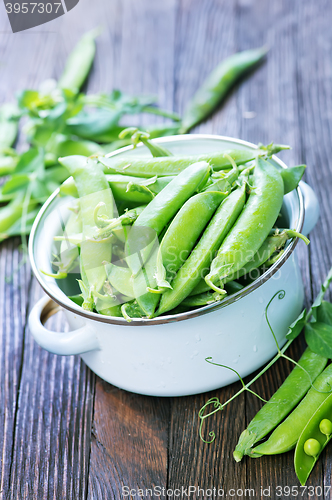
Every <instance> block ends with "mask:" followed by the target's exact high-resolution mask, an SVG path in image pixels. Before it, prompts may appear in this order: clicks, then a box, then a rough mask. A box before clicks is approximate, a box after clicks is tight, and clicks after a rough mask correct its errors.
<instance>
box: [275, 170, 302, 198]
mask: <svg viewBox="0 0 332 500" xmlns="http://www.w3.org/2000/svg"><path fill="white" fill-rule="evenodd" d="M305 169H306V165H298V166H296V167H291V168H285V169H283V170H281V172H280V173H281V177H282V180H283V181H284V194H287V193H290V192H291V191H293V189H295V188H297V186H298V184H299V182H300V180H301V179H302V176H303V174H304V171H305Z"/></svg>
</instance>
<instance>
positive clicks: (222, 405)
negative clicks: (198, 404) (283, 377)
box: [198, 276, 332, 444]
mask: <svg viewBox="0 0 332 500" xmlns="http://www.w3.org/2000/svg"><path fill="white" fill-rule="evenodd" d="M328 278H329V277H328ZM331 278H332V276H331V277H330V279H331ZM324 287H325V284H324V285H323V287H322V289H324ZM326 288H327V287H325V289H326ZM285 295H286V292H285V290H279V291H278V292H276V293H275V294H274V295H273V297H272V298H271V299H270V301H269V302H268V304H267V306H266V307H265V319H266V322H267V324H268V326H269V329H270V331H271V333H272V335H273V338H274V341H275V343H276V346H277V349H278V352H277V354H276V355H275V357H274V358H273V359H272V360H271V361H270V362H269V363H268V364H267V365H266V366H265V367H264V368H263V370H261V371H260V372H259V373H258V375H256V376H255V377H254V378H253V379H252V380H250V382H248V383H247V384H245V383H244V381H243V379H242V377H241V375H240V374H239V373H238V372H237V371H236V370H234V368H231V367H230V366H227V365H221V364H219V363H215V362H213V361H212V357H207V358H205V361H206V362H207V363H210V364H211V365H215V366H220V367H221V368H227V369H228V370H231V371H233V372H234V373H236V375H237V376H238V378H239V380H240V382H241V384H242V388H241V389H240V390H239V391H238V392H237V393H236V394H234V396H232V397H231V398H229V399H228V400H227V401H226V402H225V403H221V402H220V401H219V399H218V398H217V397H213V398H211V399H209V400H208V401H207V402H206V403H205V405H203V406H202V408H201V409H200V410H199V412H198V416H199V418H200V426H199V436H200V438H201V440H202V441H203V442H204V443H207V444H211V443H212V442H213V441H214V440H215V438H216V435H215V432H214V431H213V430H212V431H209V433H208V436H209V437H210V439H209V440H206V439H204V437H203V435H202V429H203V424H204V422H205V419H207V418H208V417H211V416H212V415H214V414H215V413H217V412H218V411H222V410H223V409H224V408H225V406H227V405H228V404H229V403H230V402H231V401H233V400H234V399H235V398H237V397H238V396H239V395H240V394H242V393H243V392H244V391H248V392H250V393H251V394H253V395H254V396H256V397H257V398H258V399H260V400H261V401H263V402H264V403H267V401H266V400H265V399H263V398H262V397H261V396H259V394H257V393H256V392H254V391H253V390H252V389H249V387H250V386H251V385H252V384H253V383H254V382H256V380H258V379H259V378H260V377H261V376H262V375H263V374H264V373H265V372H266V371H267V370H268V369H269V368H270V367H271V366H272V365H274V363H275V362H276V361H278V359H279V358H285V359H287V360H288V361H290V362H291V363H293V364H294V365H296V366H298V367H299V368H301V370H303V371H304V372H305V373H306V374H307V375H308V377H309V380H310V384H311V387H313V388H314V389H315V390H316V391H317V392H326V393H329V392H332V387H331V386H330V390H329V391H319V390H318V389H316V388H315V386H314V385H313V381H312V378H311V376H310V374H309V373H308V372H307V370H306V369H305V368H303V366H301V365H299V364H298V363H297V362H296V361H295V360H294V359H292V358H290V357H289V356H287V355H286V354H284V352H285V351H286V350H287V349H288V347H289V346H290V345H291V343H292V342H293V339H290V340H288V342H286V344H285V345H284V346H283V347H282V348H280V346H279V344H278V341H277V338H276V335H275V333H274V331H273V328H272V326H271V323H270V320H269V317H268V310H269V307H270V305H271V303H272V302H273V300H274V299H275V298H276V297H278V299H279V300H282V299H283V298H284V297H285ZM311 314H312V309H310V311H309V312H308V314H307V315H306V319H308V318H309V317H310V316H311ZM329 385H330V384H329ZM271 403H273V404H279V401H275V402H271ZM210 405H213V408H214V409H213V410H212V411H210V412H209V413H205V410H206V408H208V407H209V406H210Z"/></svg>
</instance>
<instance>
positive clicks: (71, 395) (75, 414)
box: [10, 280, 94, 500]
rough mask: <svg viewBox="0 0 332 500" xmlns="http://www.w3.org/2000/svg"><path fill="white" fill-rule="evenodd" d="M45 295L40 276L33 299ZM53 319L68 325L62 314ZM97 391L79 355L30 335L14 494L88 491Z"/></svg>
mask: <svg viewBox="0 0 332 500" xmlns="http://www.w3.org/2000/svg"><path fill="white" fill-rule="evenodd" d="M42 295H43V292H42V291H41V289H40V286H39V285H38V284H37V282H36V281H35V280H34V282H33V286H32V290H31V291H30V303H31V304H32V305H33V304H35V303H36V301H37V300H38V299H39V298H40V297H41V296H42ZM47 324H48V326H49V328H51V329H52V330H55V331H63V330H64V329H65V328H66V322H65V321H64V318H63V317H62V316H61V315H60V314H59V315H57V316H56V317H54V318H53V319H52V320H50V321H49V322H48V323H47ZM93 393H94V376H93V375H92V374H91V372H90V371H89V370H88V369H87V368H86V366H85V365H84V364H83V363H82V361H81V360H80V359H79V358H78V357H77V356H76V357H74V356H68V357H64V356H55V355H52V354H50V353H48V352H47V351H45V350H43V349H41V348H40V347H39V346H38V345H37V344H36V342H35V341H34V340H33V338H32V336H31V334H30V333H28V334H27V335H26V338H25V344H24V360H23V368H22V375H21V381H20V391H19V399H18V408H17V413H16V419H15V420H16V427H15V441H14V448H13V457H12V464H11V478H10V479H11V485H10V486H11V488H10V498H22V499H23V498H28V499H29V500H30V499H36V500H37V499H38V500H40V499H48V498H77V499H79V498H80V499H81V498H85V497H86V492H87V476H88V467H89V454H90V436H91V421H92V412H93Z"/></svg>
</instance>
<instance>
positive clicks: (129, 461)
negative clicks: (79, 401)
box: [88, 378, 169, 500]
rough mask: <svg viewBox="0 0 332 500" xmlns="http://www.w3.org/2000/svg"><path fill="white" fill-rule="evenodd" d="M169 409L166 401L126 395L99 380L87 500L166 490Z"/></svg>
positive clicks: (126, 393)
mask: <svg viewBox="0 0 332 500" xmlns="http://www.w3.org/2000/svg"><path fill="white" fill-rule="evenodd" d="M168 409H169V406H168V400H167V399H165V398H152V397H145V396H139V395H137V394H132V393H128V392H125V391H122V390H120V389H117V388H116V387H113V386H112V385H110V384H107V383H106V382H103V381H102V380H101V379H99V378H98V379H97V385H96V399H95V412H94V421H93V436H92V443H91V465H90V483H89V496H88V498H89V499H91V500H92V499H94V500H95V499H98V500H99V499H100V500H101V499H105V500H106V499H118V498H121V497H122V495H123V494H125V493H126V492H128V489H134V490H135V491H138V490H139V489H143V490H144V491H145V490H146V489H149V488H154V487H155V486H162V487H166V479H167V474H166V471H167V445H168V421H169V411H168ZM137 495H138V493H137ZM133 496H135V495H133ZM144 498H149V499H150V498H154V497H153V496H152V495H151V494H149V493H148V494H147V495H146V496H144Z"/></svg>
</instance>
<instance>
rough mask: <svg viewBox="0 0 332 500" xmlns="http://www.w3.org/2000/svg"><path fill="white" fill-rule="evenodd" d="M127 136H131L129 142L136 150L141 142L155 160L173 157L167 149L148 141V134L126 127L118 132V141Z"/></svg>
mask: <svg viewBox="0 0 332 500" xmlns="http://www.w3.org/2000/svg"><path fill="white" fill-rule="evenodd" d="M129 134H131V141H132V143H133V145H134V148H136V146H137V144H138V143H139V142H142V143H143V144H144V146H146V147H147V148H148V149H149V150H150V152H151V154H152V156H153V157H155V158H158V157H161V156H173V155H172V153H171V152H170V151H169V150H168V149H166V148H164V147H163V146H161V145H160V144H157V143H156V142H155V141H154V142H152V141H150V140H149V138H150V134H149V133H148V132H143V131H142V130H139V129H138V128H136V127H128V128H126V129H124V130H122V132H120V134H119V139H124V138H126V137H127V136H128V135H129Z"/></svg>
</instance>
